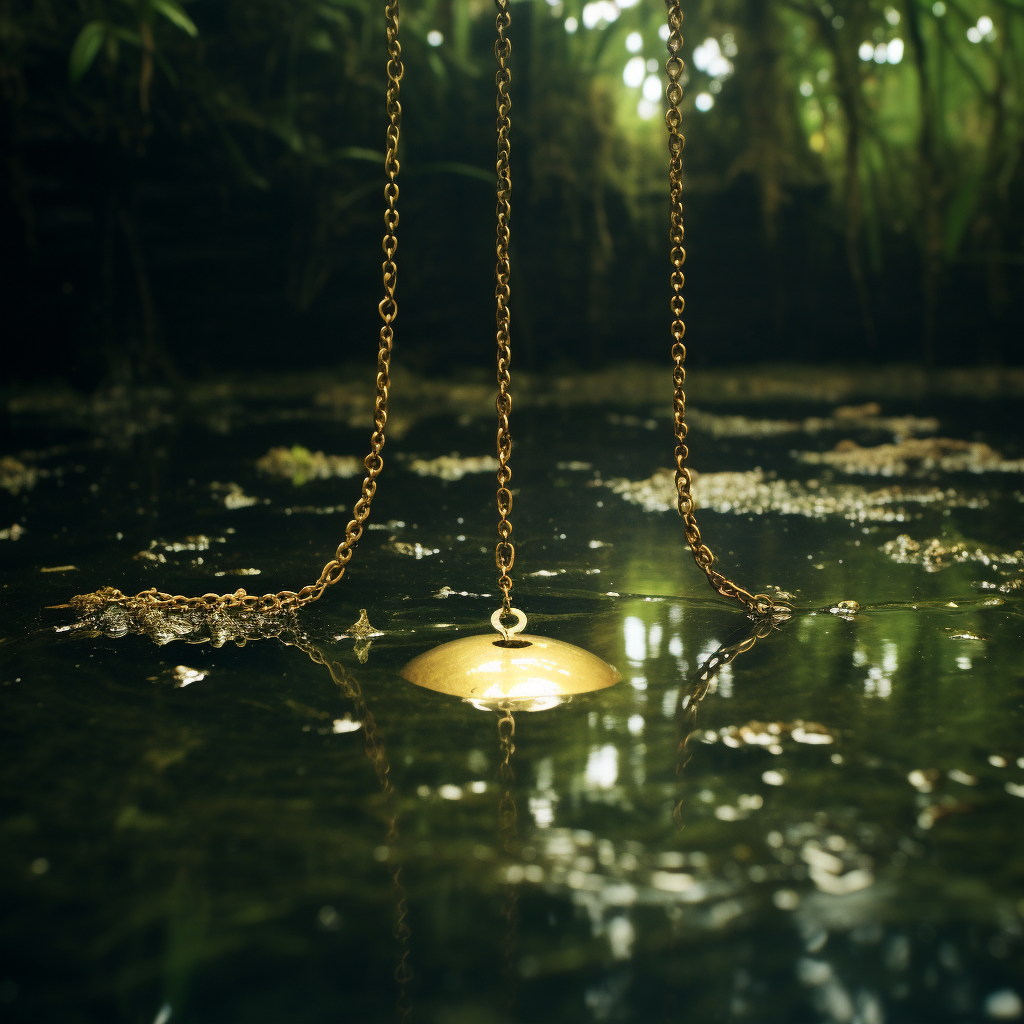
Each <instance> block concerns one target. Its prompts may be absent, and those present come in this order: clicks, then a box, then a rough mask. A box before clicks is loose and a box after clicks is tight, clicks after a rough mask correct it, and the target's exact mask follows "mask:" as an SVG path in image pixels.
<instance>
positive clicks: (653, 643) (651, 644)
mask: <svg viewBox="0 0 1024 1024" xmlns="http://www.w3.org/2000/svg"><path fill="white" fill-rule="evenodd" d="M647 649H648V650H649V651H650V652H651V657H652V658H657V657H658V656H659V655H660V654H661V623H660V622H656V623H654V625H653V626H651V628H650V631H649V632H648V633H647Z"/></svg>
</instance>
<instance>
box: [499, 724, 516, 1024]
mask: <svg viewBox="0 0 1024 1024" xmlns="http://www.w3.org/2000/svg"><path fill="white" fill-rule="evenodd" d="M515 734H516V721H515V719H514V718H513V717H512V710H511V708H505V709H504V714H503V715H502V717H501V718H499V719H498V749H499V750H500V751H501V755H502V760H501V764H499V765H498V779H499V780H500V781H501V782H502V783H503V784H504V786H505V792H504V794H503V795H502V798H501V800H500V802H499V803H498V838H499V840H500V841H501V846H502V849H503V850H504V851H505V852H506V853H511V852H512V849H513V844H514V843H515V841H516V836H517V834H518V831H519V813H518V811H517V810H516V802H515V800H514V799H513V798H512V791H511V788H510V787H511V785H512V783H513V782H514V781H515V772H514V771H513V770H512V755H513V754H514V753H515V751H516V745H515V743H514V742H513V739H514V737H515ZM501 916H502V917H503V918H504V920H505V939H504V942H503V943H502V953H503V957H502V959H503V961H504V966H503V973H504V975H505V983H506V985H507V989H506V998H505V1004H506V1005H505V1009H506V1010H511V1009H512V1006H513V1005H514V1004H515V1001H516V981H517V980H518V976H519V971H518V969H517V965H516V953H517V951H518V946H519V941H518V938H519V887H518V886H517V885H516V884H515V883H513V882H509V883H508V885H506V886H505V895H504V898H503V899H502V901H501Z"/></svg>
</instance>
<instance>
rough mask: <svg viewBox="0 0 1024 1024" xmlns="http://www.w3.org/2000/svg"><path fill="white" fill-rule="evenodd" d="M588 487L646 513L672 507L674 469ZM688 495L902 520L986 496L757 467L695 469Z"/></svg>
mask: <svg viewBox="0 0 1024 1024" xmlns="http://www.w3.org/2000/svg"><path fill="white" fill-rule="evenodd" d="M591 486H593V487H607V488H609V490H611V491H613V492H614V493H615V494H619V495H621V496H622V497H623V498H624V499H625V500H626V501H629V502H631V503H633V504H634V505H640V506H641V507H642V508H643V509H645V510H646V511H648V512H669V511H675V509H676V485H675V471H674V470H671V469H659V470H658V471H657V472H656V473H654V474H653V476H650V477H648V478H647V479H645V480H638V481H633V480H625V479H610V480H594V481H592V482H591ZM693 497H694V500H695V502H696V503H697V505H698V506H699V507H702V508H706V509H710V510H711V511H714V512H731V513H733V514H734V515H751V514H754V515H763V514H764V513H765V512H781V513H783V514H786V515H798V516H806V517H808V518H810V519H825V518H827V517H828V516H833V515H839V516H843V517H844V518H846V519H852V520H854V521H856V522H861V523H863V522H886V523H891V522H897V523H901V522H906V521H907V520H909V519H912V518H913V517H914V513H913V512H911V511H909V510H908V508H907V506H915V505H921V506H927V507H928V508H933V509H946V508H976V509H979V508H986V507H987V506H988V499H987V498H985V497H981V496H968V495H965V494H962V493H961V492H959V491H957V490H954V489H953V488H940V487H924V488H915V489H904V488H902V487H885V488H882V489H880V490H876V491H868V490H867V489H865V488H863V487H860V486H859V485H857V484H830V485H825V484H819V483H818V482H817V481H816V480H809V481H807V482H806V483H801V482H799V481H796V480H791V481H788V482H787V481H785V480H779V479H776V478H775V477H773V476H771V475H769V474H766V473H765V472H763V471H762V470H760V469H754V470H750V471H748V472H745V473H700V474H698V473H694V474H693Z"/></svg>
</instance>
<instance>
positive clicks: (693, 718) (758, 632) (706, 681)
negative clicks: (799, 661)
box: [673, 617, 778, 828]
mask: <svg viewBox="0 0 1024 1024" xmlns="http://www.w3.org/2000/svg"><path fill="white" fill-rule="evenodd" d="M777 628H778V626H777V625H775V623H774V622H773V621H772V620H771V619H769V618H763V617H762V618H760V619H758V621H757V622H756V623H755V625H754V627H753V629H751V630H750V631H749V632H748V633H746V634H745V635H744V636H743V637H742V638H741V639H740V640H737V641H736V642H735V643H731V644H726V645H724V646H722V647H719V648H718V650H717V651H715V652H713V653H712V654H711V656H710V657H709V658H708V659H707V661H705V662H704V664H703V665H701V667H700V668H699V669H697V672H696V674H695V675H694V676H693V685H692V686H691V687H690V692H689V693H688V694H686V696H684V697H683V698H682V699H681V700H680V701H679V736H680V740H679V760H678V762H677V763H676V775H682V774H683V769H684V768H685V767H686V766H687V765H688V764H689V763H690V759H691V758H692V757H693V754H692V753H691V751H690V737H691V736H693V734H694V733H695V732H696V731H697V708H698V707H699V706H700V702H701V701H702V700H703V699H704V698H705V697H706V696H707V694H708V689H709V688H710V686H711V684H712V683H713V682H714V681H715V680H716V679H717V678H718V674H719V673H720V672H721V671H722V669H723V668H725V666H726V665H731V664H732V663H733V662H734V661H735V660H736V659H737V658H738V657H739V656H740V655H741V654H746V652H747V651H749V650H750V649H751V647H753V646H754V644H756V643H757V642H758V640H764V639H765V637H767V636H770V635H771V633H772V632H774V631H775V630H776V629H777ZM682 806H683V801H682V800H680V801H679V802H678V803H677V804H676V807H675V811H674V815H673V816H674V817H675V820H676V824H677V825H678V826H679V827H680V828H682V827H683V821H682Z"/></svg>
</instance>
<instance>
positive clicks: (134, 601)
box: [71, 0, 507, 613]
mask: <svg viewBox="0 0 1024 1024" xmlns="http://www.w3.org/2000/svg"><path fill="white" fill-rule="evenodd" d="M398 15H399V10H398V0H385V4H384V20H385V25H386V30H387V40H388V62H387V76H388V85H387V111H388V128H387V153H386V155H385V158H384V173H385V174H386V175H387V179H388V181H387V184H386V185H385V186H384V199H385V201H386V206H385V210H384V227H385V234H384V241H383V243H382V248H383V250H384V263H383V266H382V273H383V279H384V298H383V299H382V300H381V301H380V304H379V305H378V307H377V308H378V310H379V311H380V317H381V320H383V324H382V326H381V329H380V345H379V348H378V351H377V382H376V386H377V396H376V401H375V403H374V410H373V433H372V434H371V435H370V453H369V454H368V455H367V456H366V458H365V459H364V460H363V465H364V466H365V467H366V476H365V477H364V478H363V483H362V489H361V493H360V495H359V500H358V501H357V502H356V504H355V507H354V508H353V509H352V519H351V520H350V521H349V524H348V526H346V527H345V539H344V540H343V541H342V542H341V543H340V544H339V545H338V547H337V550H336V551H335V552H334V557H333V558H332V559H331V560H330V561H329V562H328V563H327V564H326V565H325V566H324V567H323V569H322V570H321V571H320V578H319V579H318V580H317V581H316V583H312V584H309V585H308V586H305V587H303V588H302V589H301V590H299V591H294V590H280V591H278V592H277V593H276V594H263V595H262V596H258V595H256V594H248V593H246V592H245V591H244V590H236V591H235V592H234V593H233V594H203V596H202V597H183V596H182V595H180V594H179V595H171V594H164V593H160V592H159V591H158V590H157V589H156V588H155V587H153V588H151V589H150V590H143V591H142V592H141V593H139V594H136V595H135V596H134V597H131V596H128V595H126V594H123V593H122V592H121V591H120V590H116V589H115V588H113V587H103V588H102V589H100V590H98V591H97V592H96V593H94V594H82V595H80V596H78V597H76V598H73V599H72V601H71V605H72V607H75V608H77V609H79V610H80V611H85V612H87V611H94V610H96V609H97V608H99V607H102V606H103V605H107V604H123V605H132V606H135V607H139V606H143V607H146V608H154V609H187V608H205V609H208V610H210V611H214V610H221V609H225V608H248V609H255V610H259V611H262V612H271V613H272V612H278V611H284V610H285V609H289V608H290V609H294V608H300V607H302V606H303V605H306V604H310V603H311V602H313V601H318V600H319V599H320V598H321V597H322V596H323V593H324V591H325V590H326V589H327V588H328V587H330V586H333V585H334V584H335V583H337V582H338V581H339V580H340V579H341V578H342V576H344V575H345V570H346V569H347V568H348V563H349V562H350V561H351V560H352V554H353V551H354V550H355V547H356V545H357V544H358V543H359V540H360V538H361V537H362V535H363V524H364V523H365V522H366V520H367V519H368V518H369V516H370V506H371V504H372V503H373V497H374V495H375V494H376V493H377V477H378V476H379V475H380V472H381V470H382V469H383V468H384V460H383V459H382V458H381V454H380V453H381V451H382V449H383V448H384V427H385V425H386V424H387V419H388V391H389V389H390V387H391V378H390V372H391V344H392V341H393V338H394V332H393V331H392V328H391V324H392V323H393V322H394V320H395V317H396V316H398V304H397V303H396V302H395V284H396V281H397V277H398V267H397V266H396V264H395V252H396V251H397V249H398V239H397V237H396V236H395V232H396V230H397V228H398V170H399V165H398V138H399V133H400V130H401V126H402V105H401V103H400V102H399V88H400V85H399V83H400V82H401V80H402V75H403V73H404V70H405V69H404V68H403V66H402V47H401V45H400V44H399V42H398ZM506 266H507V261H506Z"/></svg>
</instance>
